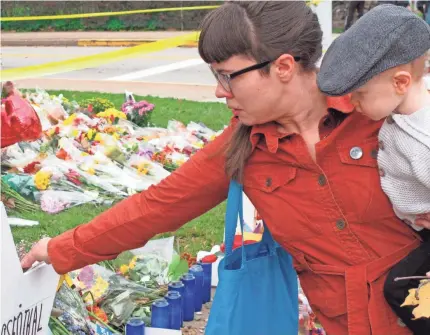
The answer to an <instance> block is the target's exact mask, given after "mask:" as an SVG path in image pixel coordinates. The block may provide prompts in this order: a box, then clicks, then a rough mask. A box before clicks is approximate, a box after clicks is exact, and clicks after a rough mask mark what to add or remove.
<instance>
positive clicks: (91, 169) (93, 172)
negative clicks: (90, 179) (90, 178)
mask: <svg viewBox="0 0 430 335" xmlns="http://www.w3.org/2000/svg"><path fill="white" fill-rule="evenodd" d="M87 172H88V173H89V174H92V175H94V174H95V173H96V171H95V170H94V169H93V168H92V167H90V168H88V171H87Z"/></svg>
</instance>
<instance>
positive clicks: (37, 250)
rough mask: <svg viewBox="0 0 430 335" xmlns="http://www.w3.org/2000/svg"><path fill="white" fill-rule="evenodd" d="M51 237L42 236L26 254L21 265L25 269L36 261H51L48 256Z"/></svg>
mask: <svg viewBox="0 0 430 335" xmlns="http://www.w3.org/2000/svg"><path fill="white" fill-rule="evenodd" d="M50 240H51V238H49V237H46V238H42V239H41V240H40V241H39V242H37V243H36V244H35V245H34V246H33V247H32V248H31V250H30V252H29V253H28V254H27V255H25V256H24V258H23V259H22V260H21V267H22V268H23V269H28V268H31V266H32V265H33V263H34V262H36V261H38V262H45V263H48V264H49V263H50V261H49V256H48V243H49V241H50Z"/></svg>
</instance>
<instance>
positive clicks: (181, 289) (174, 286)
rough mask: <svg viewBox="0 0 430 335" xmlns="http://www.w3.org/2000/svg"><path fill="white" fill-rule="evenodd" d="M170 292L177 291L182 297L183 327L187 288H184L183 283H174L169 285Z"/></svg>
mask: <svg viewBox="0 0 430 335" xmlns="http://www.w3.org/2000/svg"><path fill="white" fill-rule="evenodd" d="M169 291H176V292H179V294H180V295H181V305H182V309H181V326H182V324H183V322H184V310H185V301H184V293H185V286H184V283H183V282H181V281H172V282H171V283H170V284H169Z"/></svg>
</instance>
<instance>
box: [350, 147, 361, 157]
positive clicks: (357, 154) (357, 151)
mask: <svg viewBox="0 0 430 335" xmlns="http://www.w3.org/2000/svg"><path fill="white" fill-rule="evenodd" d="M349 155H350V156H351V158H352V159H360V158H361V157H363V150H362V149H361V148H360V147H353V148H352V149H351V150H350V152H349Z"/></svg>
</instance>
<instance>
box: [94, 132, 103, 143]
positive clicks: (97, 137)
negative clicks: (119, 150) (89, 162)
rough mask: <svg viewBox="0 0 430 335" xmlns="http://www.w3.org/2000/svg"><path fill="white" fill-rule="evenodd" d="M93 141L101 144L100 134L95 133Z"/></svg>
mask: <svg viewBox="0 0 430 335" xmlns="http://www.w3.org/2000/svg"><path fill="white" fill-rule="evenodd" d="M94 141H97V142H100V143H102V142H103V138H102V135H101V134H100V133H97V134H96V136H95V137H94Z"/></svg>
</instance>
